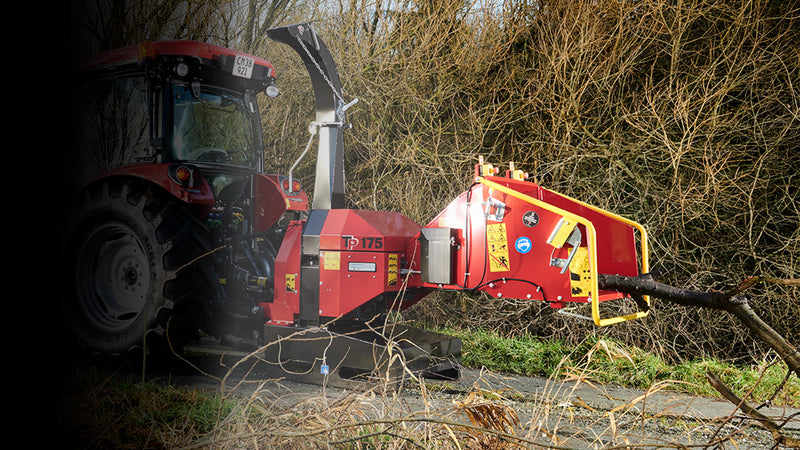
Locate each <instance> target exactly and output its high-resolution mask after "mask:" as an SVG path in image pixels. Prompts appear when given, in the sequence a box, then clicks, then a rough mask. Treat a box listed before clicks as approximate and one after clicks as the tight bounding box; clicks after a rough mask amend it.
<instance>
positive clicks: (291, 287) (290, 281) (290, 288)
mask: <svg viewBox="0 0 800 450" xmlns="http://www.w3.org/2000/svg"><path fill="white" fill-rule="evenodd" d="M296 277H297V275H295V274H293V273H287V274H286V292H297V286H296V284H295V279H296Z"/></svg>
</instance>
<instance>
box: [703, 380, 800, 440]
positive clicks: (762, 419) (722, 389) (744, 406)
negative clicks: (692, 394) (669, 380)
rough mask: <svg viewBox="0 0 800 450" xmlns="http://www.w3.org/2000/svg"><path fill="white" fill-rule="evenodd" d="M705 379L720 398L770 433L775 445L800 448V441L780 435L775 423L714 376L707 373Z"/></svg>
mask: <svg viewBox="0 0 800 450" xmlns="http://www.w3.org/2000/svg"><path fill="white" fill-rule="evenodd" d="M706 379H708V382H709V384H711V386H712V387H713V388H714V389H716V390H717V392H719V393H720V394H722V396H723V397H725V398H726V399H727V400H728V401H729V402H731V403H733V404H734V405H736V407H737V408H739V409H741V410H742V412H744V413H745V414H747V415H748V416H750V417H752V418H753V419H755V420H756V423H758V424H759V425H760V426H761V427H762V428H764V429H766V430H767V431H769V432H770V433H772V438H773V439H775V442H776V443H778V444H781V445H785V446H787V447H791V448H800V440H797V439H795V438H793V437H791V436H786V435H785V434H783V433H781V428H780V427H779V426H778V425H777V424H776V423H775V422H773V421H772V420H771V419H770V418H769V417H767V416H765V415H764V414H762V413H761V412H759V411H758V410H757V409H755V408H753V407H752V406H750V405H749V404H748V403H747V402H746V401H744V400H742V399H740V398H739V396H737V395H736V394H735V393H734V392H733V391H732V390H730V388H729V387H728V386H726V385H725V383H723V382H722V380H720V379H719V378H717V376H716V375H714V374H713V373H711V372H708V373H706Z"/></svg>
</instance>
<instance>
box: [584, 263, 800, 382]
mask: <svg viewBox="0 0 800 450" xmlns="http://www.w3.org/2000/svg"><path fill="white" fill-rule="evenodd" d="M763 281H770V282H777V283H780V284H785V285H796V284H800V280H777V279H772V278H763V277H753V278H748V279H747V280H745V281H743V282H742V283H740V284H739V286H737V287H736V288H735V289H733V290H731V291H728V292H698V291H692V290H688V289H681V288H676V287H673V286H669V285H666V284H663V283H659V282H657V281H655V280H654V279H653V276H652V275H651V274H643V275H639V276H637V277H627V276H622V275H602V274H601V275H599V276H598V284H599V287H600V289H609V290H617V291H620V292H625V293H627V294H630V295H632V296H634V297H638V296H642V295H650V296H653V297H657V298H659V299H661V300H666V301H669V302H672V303H676V304H678V305H682V306H689V307H697V308H709V309H718V310H724V311H727V312H728V313H729V314H731V315H733V316H735V317H736V318H737V319H739V321H740V322H741V323H742V324H743V325H744V326H745V327H747V328H748V329H749V330H750V332H751V333H753V334H754V335H755V336H756V337H757V338H758V339H760V340H761V341H762V342H763V343H765V344H767V345H768V346H769V347H770V348H772V349H773V350H775V351H776V352H777V353H778V355H779V356H780V357H781V358H782V359H783V360H784V361H785V362H786V364H787V365H788V366H789V370H791V371H792V372H794V373H795V375H797V376H798V377H800V352H798V351H797V349H796V348H795V347H794V346H793V345H792V344H790V343H789V342H788V341H787V340H786V339H784V337H783V336H781V335H780V334H779V333H778V332H777V331H775V330H774V329H773V328H772V327H770V326H769V325H768V324H767V323H766V322H764V321H763V320H762V319H761V318H760V317H759V316H758V315H757V314H756V313H755V311H753V309H752V308H750V304H749V303H748V298H747V296H745V295H742V292H744V290H746V289H747V288H749V287H751V286H753V285H755V284H756V283H759V282H763Z"/></svg>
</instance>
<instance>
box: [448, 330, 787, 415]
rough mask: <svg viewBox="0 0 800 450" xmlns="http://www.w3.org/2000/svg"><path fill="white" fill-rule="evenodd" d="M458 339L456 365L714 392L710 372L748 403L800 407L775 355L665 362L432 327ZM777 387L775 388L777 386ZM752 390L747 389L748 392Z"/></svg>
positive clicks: (634, 353) (612, 346)
mask: <svg viewBox="0 0 800 450" xmlns="http://www.w3.org/2000/svg"><path fill="white" fill-rule="evenodd" d="M438 331H440V332H443V333H447V334H450V335H453V336H456V337H459V338H461V340H462V342H463V355H462V364H464V366H466V367H472V368H480V367H485V368H487V369H489V370H493V371H497V372H503V373H512V374H521V375H528V376H543V377H553V378H555V379H562V378H564V377H566V376H570V375H571V376H581V377H584V378H587V379H590V380H593V381H597V382H602V383H614V384H618V385H621V386H625V387H631V388H639V389H647V388H649V387H651V386H653V385H654V384H655V383H658V382H672V383H669V384H671V388H672V389H676V390H680V391H684V392H688V393H691V394H697V395H703V396H718V395H719V394H718V393H717V392H716V391H715V390H714V389H713V388H712V387H711V386H710V385H709V384H708V383H707V382H706V378H705V374H706V373H707V372H712V373H714V374H715V375H716V376H717V377H719V378H720V379H721V380H722V381H723V382H724V383H726V384H727V385H728V386H729V387H730V388H731V389H733V391H734V392H736V393H737V394H738V395H739V396H740V397H743V398H747V399H748V401H750V402H753V403H760V402H763V401H766V400H768V399H770V398H771V397H772V396H773V394H774V393H775V392H776V390H779V392H778V394H777V395H776V396H775V398H774V399H773V402H774V403H775V404H779V405H780V404H785V405H790V406H795V407H797V406H800V381H798V379H797V377H795V376H792V377H790V379H789V380H788V381H786V384H785V385H784V386H783V387H782V388H780V386H781V384H782V383H783V382H784V378H785V377H786V373H787V368H786V364H785V363H783V361H779V360H778V359H777V358H775V359H773V360H769V361H767V360H764V361H760V362H758V363H757V364H754V365H753V366H749V367H743V366H737V365H734V364H731V363H728V362H725V361H720V360H716V359H701V360H692V361H686V362H683V363H681V364H678V365H671V364H668V363H667V362H665V361H664V360H663V359H662V358H660V357H658V356H656V355H654V354H652V353H648V352H646V351H644V350H642V349H640V348H636V347H633V346H629V345H625V344H623V343H620V342H617V341H614V340H611V339H606V338H600V337H598V336H596V335H592V336H590V337H588V338H587V339H586V340H584V341H583V342H582V343H581V344H580V345H577V346H575V345H571V344H567V343H565V342H562V341H558V340H552V339H543V338H537V337H531V336H517V337H513V338H510V337H503V336H500V335H498V334H496V333H493V332H490V331H486V330H459V329H444V330H438ZM779 388H780V389H779ZM751 390H752V392H751Z"/></svg>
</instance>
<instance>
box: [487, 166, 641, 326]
mask: <svg viewBox="0 0 800 450" xmlns="http://www.w3.org/2000/svg"><path fill="white" fill-rule="evenodd" d="M475 181H477V182H479V183H481V184H483V185H485V186H487V187H489V188H491V189H495V190H498V191H500V192H504V193H506V194H508V195H510V196H512V197H515V198H518V199H520V200H522V201H525V202H528V203H530V204H532V205H535V206H537V207H540V208H542V209H545V210H547V211H550V212H553V213H555V214H559V215H561V216H563V217H565V218H567V219H569V220H572V221H575V222H576V223H580V224H581V225H583V226H584V227H585V228H586V231H587V234H588V236H587V237H586V242H587V245H588V247H589V273H590V276H591V278H592V288H591V296H590V299H591V304H592V320H594V323H595V324H596V325H598V326H601V327H604V326H606V325H613V324H615V323H620V322H625V321H626V320H631V319H638V318H641V317H644V316H646V315H647V314H649V311H637V312H635V313H632V314H627V315H624V316H615V317H609V318H602V317H600V289H599V288H598V285H597V238H596V232H595V228H594V225H593V224H592V222H591V221H589V220H587V219H586V218H584V217H581V216H578V215H576V214H573V213H571V212H569V211H566V210H563V209H561V208H558V207H556V206H553V205H551V204H549V203H546V202H543V201H541V200H538V199H535V198H533V197H531V196H529V195H525V194H523V193H521V192H518V191H515V190H514V189H511V188H509V187H507V186H503V185H502V184H498V183H496V182H494V181H491V180H487V179H486V178H483V177H476V178H475ZM559 195H563V194H559ZM564 197H566V198H568V199H569V200H571V201H573V202H575V203H578V204H580V205H581V206H583V207H585V208H589V209H591V210H593V211H595V212H597V213H599V214H602V215H604V216H606V217H609V218H612V219H614V220H617V221H620V222H623V223H625V224H627V225H630V226H632V227H634V228H635V229H637V230H639V233H640V246H641V253H642V255H641V258H642V261H641V269H640V273H647V272H648V271H649V270H650V265H649V262H648V257H647V255H648V247H647V230H645V228H644V227H643V226H642V225H640V224H638V223H636V222H634V221H632V220H630V219H626V218H624V217H622V216H619V215H617V214H614V213H612V212H609V211H606V210H604V209H601V208H598V207H596V206H592V205H589V204H587V203H584V202H582V201H580V200H576V199H573V198H571V197H568V196H565V195H564ZM643 298H644V300H645V302H647V304H648V305H650V296H648V295H645V296H643Z"/></svg>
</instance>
